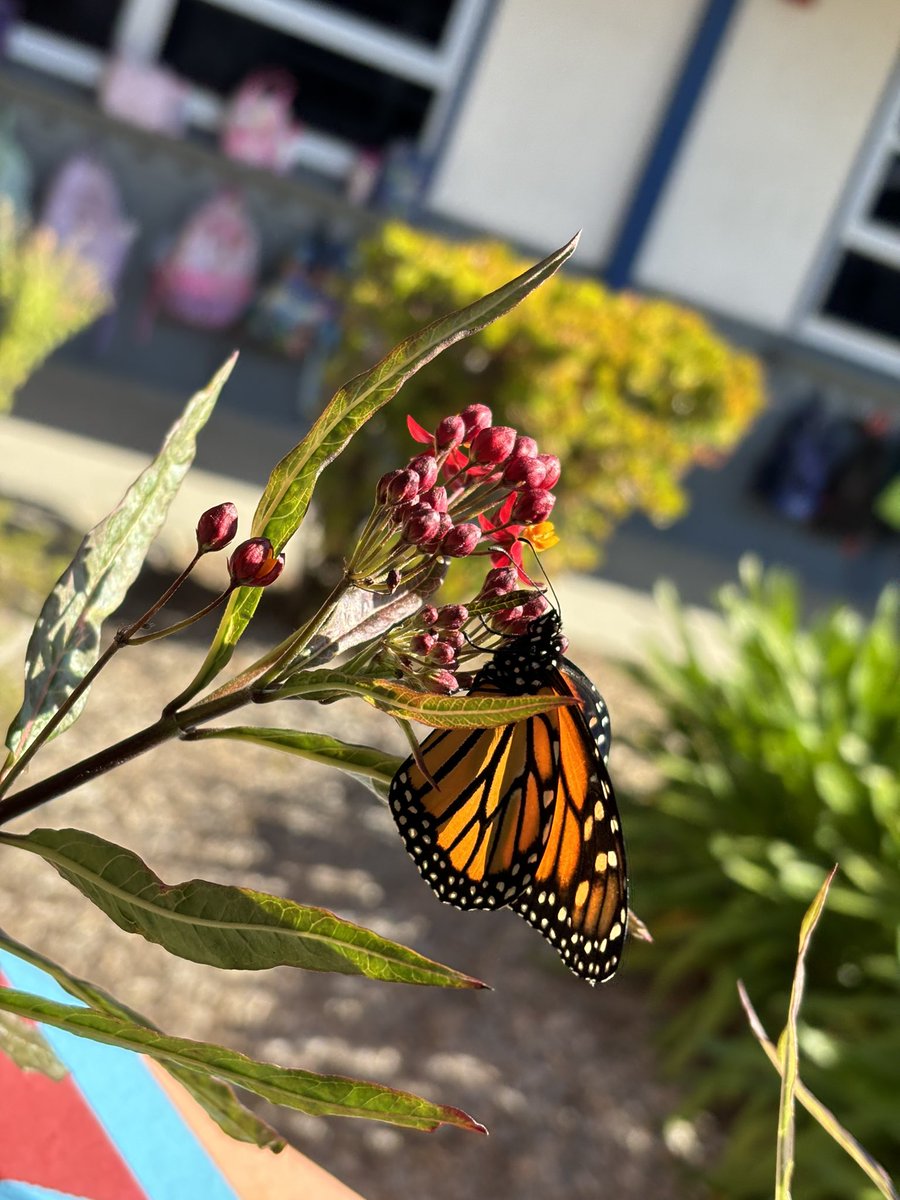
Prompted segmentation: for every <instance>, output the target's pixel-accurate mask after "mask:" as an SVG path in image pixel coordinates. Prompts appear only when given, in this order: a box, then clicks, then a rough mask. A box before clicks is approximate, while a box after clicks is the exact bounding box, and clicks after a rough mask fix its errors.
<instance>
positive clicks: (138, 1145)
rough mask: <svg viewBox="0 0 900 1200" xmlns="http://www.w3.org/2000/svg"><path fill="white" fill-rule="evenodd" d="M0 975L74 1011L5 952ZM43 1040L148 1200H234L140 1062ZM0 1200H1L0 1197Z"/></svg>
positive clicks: (77, 1043) (47, 1033) (65, 1039)
mask: <svg viewBox="0 0 900 1200" xmlns="http://www.w3.org/2000/svg"><path fill="white" fill-rule="evenodd" d="M0 971H2V972H3V974H4V975H5V976H6V978H7V979H8V980H9V982H10V984H11V985H12V986H13V987H14V988H17V989H21V990H22V991H27V992H31V993H33V994H34V995H38V996H44V997H45V998H46V999H48V1000H57V1001H59V1002H60V1003H61V1004H78V1003H79V1002H78V1001H77V1000H74V999H73V998H72V997H71V996H70V995H69V994H68V993H67V992H64V991H63V989H62V988H61V987H60V986H59V985H58V984H57V983H56V981H55V980H53V979H51V978H50V976H49V975H46V974H45V973H44V972H43V971H39V970H38V969H37V968H36V967H33V966H32V965H31V963H27V962H24V961H23V960H22V959H20V958H15V957H14V956H13V955H11V954H9V953H7V952H6V951H2V950H0ZM41 1032H42V1033H43V1034H44V1037H45V1038H46V1039H47V1041H48V1042H49V1043H50V1046H51V1048H52V1049H53V1051H54V1053H55V1054H57V1055H58V1057H59V1058H61V1059H62V1061H63V1062H64V1063H65V1065H66V1066H67V1067H68V1068H69V1070H70V1071H71V1072H72V1075H73V1077H74V1080H75V1083H76V1084H77V1086H78V1089H79V1091H80V1092H81V1094H82V1095H83V1096H84V1098H85V1100H86V1101H87V1103H88V1104H89V1105H90V1107H91V1110H92V1111H93V1113H94V1115H95V1116H96V1117H97V1119H98V1121H99V1122H100V1124H101V1125H102V1126H103V1128H104V1129H105V1130H106V1132H107V1133H108V1135H109V1137H110V1139H111V1140H112V1142H113V1144H114V1145H115V1147H116V1149H117V1150H118V1151H119V1153H120V1155H121V1156H122V1158H123V1159H124V1160H125V1162H126V1163H127V1164H128V1167H129V1169H130V1170H131V1172H132V1174H133V1175H134V1177H135V1179H136V1180H137V1181H138V1183H139V1184H140V1186H141V1187H142V1188H143V1189H144V1191H145V1193H146V1194H147V1200H184V1197H186V1196H191V1197H194V1196H196V1197H198V1198H199V1197H202V1198H203V1200H238V1198H237V1196H236V1195H235V1193H234V1192H233V1191H232V1189H231V1187H230V1186H229V1185H228V1183H227V1182H226V1180H225V1179H224V1177H223V1176H222V1174H221V1173H220V1172H219V1169H218V1167H217V1166H216V1165H215V1163H214V1162H213V1161H212V1159H211V1158H210V1157H209V1155H208V1154H207V1153H206V1151H205V1150H204V1149H203V1147H202V1146H201V1145H200V1143H199V1142H198V1141H197V1139H196V1138H195V1137H194V1134H193V1133H192V1132H191V1130H190V1129H189V1128H188V1127H187V1126H186V1125H185V1123H184V1122H183V1121H182V1119H181V1116H180V1114H179V1113H178V1112H177V1111H176V1109H175V1108H174V1107H173V1105H172V1103H171V1101H170V1100H169V1098H168V1096H167V1095H166V1094H165V1092H164V1091H163V1090H162V1088H161V1087H160V1086H159V1084H158V1083H157V1082H156V1080H155V1079H154V1078H153V1076H152V1075H151V1074H150V1072H149V1071H148V1070H147V1067H146V1066H145V1064H144V1063H143V1061H142V1060H141V1059H140V1057H139V1056H138V1055H137V1054H132V1053H131V1052H130V1051H129V1050H121V1049H119V1048H118V1047H117V1046H105V1045H103V1044H101V1043H100V1042H92V1041H90V1040H88V1039H86V1038H80V1037H75V1035H74V1034H71V1033H65V1032H64V1031H63V1030H61V1029H54V1028H53V1026H51V1025H42V1026H41ZM38 1194H39V1193H38ZM51 1194H52V1193H51ZM13 1195H15V1193H13ZM23 1195H24V1196H27V1195H28V1193H27V1192H26V1193H24V1194H23ZM0 1200H5V1197H3V1196H2V1193H0Z"/></svg>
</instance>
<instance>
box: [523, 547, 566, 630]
mask: <svg viewBox="0 0 900 1200" xmlns="http://www.w3.org/2000/svg"><path fill="white" fill-rule="evenodd" d="M525 544H526V545H527V546H528V549H529V550H530V551H531V553H532V555H533V556H534V561H535V564H536V566H537V569H538V573H539V574H541V575H543V577H544V579H545V580H546V582H547V587H548V589H549V591H550V595H551V596H552V597H553V600H554V608H555V609H556V611H557V613H558V614H559V617H560V619H562V605H561V604H560V602H559V596H557V594H556V588H555V587H554V586H553V584H552V583H551V582H550V576H549V575H548V574H547V571H546V569H545V568H544V564H543V563H542V562H541V560H540V559H539V558H538V555H537V551H536V550H535V548H534V546H532V544H531V542H526V543H525ZM535 586H537V585H535Z"/></svg>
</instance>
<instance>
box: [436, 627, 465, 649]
mask: <svg viewBox="0 0 900 1200" xmlns="http://www.w3.org/2000/svg"><path fill="white" fill-rule="evenodd" d="M441 641H442V642H446V643H447V645H448V646H452V647H453V649H454V650H462V648H463V646H464V645H465V644H466V638H465V634H464V633H463V632H462V630H461V629H448V630H447V631H446V633H443V634H441Z"/></svg>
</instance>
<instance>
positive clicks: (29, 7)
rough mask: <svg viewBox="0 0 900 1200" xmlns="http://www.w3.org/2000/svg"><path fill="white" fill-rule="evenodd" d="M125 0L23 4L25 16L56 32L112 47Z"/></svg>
mask: <svg viewBox="0 0 900 1200" xmlns="http://www.w3.org/2000/svg"><path fill="white" fill-rule="evenodd" d="M122 3H123V0H65V3H60V0H24V2H23V3H20V5H19V11H20V12H21V15H22V19H23V20H25V21H27V22H28V23H29V25H39V26H41V28H43V29H48V30H50V31H51V32H53V33H60V34H62V35H63V36H64V37H69V38H72V40H73V41H76V42H84V43H85V44H86V45H88V46H96V47H97V49H98V50H107V49H109V46H110V42H111V40H112V31H113V26H114V24H115V21H116V17H117V16H118V15H119V9H120V8H121V7H122Z"/></svg>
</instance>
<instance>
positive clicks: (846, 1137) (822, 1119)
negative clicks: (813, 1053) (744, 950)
mask: <svg viewBox="0 0 900 1200" xmlns="http://www.w3.org/2000/svg"><path fill="white" fill-rule="evenodd" d="M737 988H738V995H739V996H740V999H741V1004H742V1005H743V1008H744V1012H745V1013H746V1014H747V1021H748V1023H749V1025H750V1028H751V1029H752V1030H753V1034H754V1036H755V1037H756V1039H757V1041H758V1042H759V1044H760V1045H761V1046H762V1048H763V1050H764V1051H765V1054H766V1057H767V1058H768V1060H769V1062H770V1063H771V1064H772V1066H773V1067H774V1068H775V1070H776V1071H777V1072H778V1074H779V1076H780V1075H781V1058H780V1056H779V1054H778V1050H777V1049H776V1047H775V1045H774V1043H773V1042H772V1041H771V1040H770V1038H769V1035H768V1034H767V1033H766V1030H765V1027H764V1026H763V1023H762V1021H760V1019H759V1016H758V1015H757V1012H756V1009H755V1008H754V1007H753V1004H752V1002H751V1000H750V997H749V996H748V995H747V990H746V988H745V987H744V985H743V983H742V982H741V981H740V980H738V985H737ZM795 1094H796V1097H797V1099H798V1100H799V1101H800V1103H801V1104H802V1105H803V1107H804V1108H805V1109H806V1111H807V1112H808V1113H809V1114H810V1116H812V1117H814V1118H815V1120H816V1121H818V1122H819V1124H820V1125H821V1126H822V1128H823V1129H824V1130H825V1132H826V1133H827V1134H828V1136H829V1137H830V1138H832V1139H833V1140H834V1141H835V1142H837V1144H838V1145H839V1146H840V1147H841V1148H842V1149H843V1150H845V1151H846V1152H847V1154H849V1155H850V1157H851V1158H852V1159H853V1161H854V1162H855V1163H856V1165H857V1166H858V1167H859V1168H860V1169H861V1170H862V1171H863V1172H864V1173H865V1174H866V1176H867V1177H868V1178H869V1179H870V1180H871V1181H872V1183H873V1184H874V1185H875V1187H876V1188H877V1189H878V1191H879V1192H880V1193H881V1195H882V1196H884V1197H885V1200H900V1198H898V1194H897V1190H896V1188H895V1187H894V1184H893V1181H892V1180H891V1177H890V1175H888V1173H887V1171H886V1170H885V1169H884V1167H883V1166H881V1164H880V1163H878V1162H876V1161H875V1159H874V1158H872V1156H871V1155H870V1154H868V1153H867V1151H866V1150H864V1149H863V1147H862V1146H861V1145H860V1144H859V1142H858V1141H857V1140H856V1138H855V1137H854V1136H853V1135H852V1134H851V1133H848V1131H847V1130H846V1129H845V1128H844V1127H843V1125H841V1123H840V1121H839V1120H838V1119H837V1117H836V1116H835V1115H834V1113H833V1112H832V1111H831V1109H829V1108H826V1107H825V1105H824V1104H823V1103H822V1102H821V1101H820V1100H817V1099H816V1097H815V1096H814V1095H813V1094H812V1092H811V1091H810V1090H809V1088H808V1087H807V1086H806V1084H805V1083H803V1081H802V1080H798V1081H797V1086H796V1089H795Z"/></svg>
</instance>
